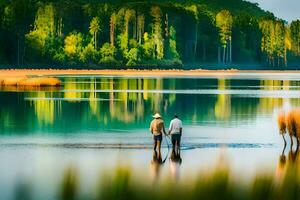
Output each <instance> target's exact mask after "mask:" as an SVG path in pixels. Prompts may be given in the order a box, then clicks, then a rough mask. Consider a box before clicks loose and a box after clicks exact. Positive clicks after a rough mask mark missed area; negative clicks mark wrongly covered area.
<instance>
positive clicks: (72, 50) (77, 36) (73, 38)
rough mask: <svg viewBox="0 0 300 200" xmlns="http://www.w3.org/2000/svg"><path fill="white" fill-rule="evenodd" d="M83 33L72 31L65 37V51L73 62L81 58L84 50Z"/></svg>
mask: <svg viewBox="0 0 300 200" xmlns="http://www.w3.org/2000/svg"><path fill="white" fill-rule="evenodd" d="M82 42H83V38H82V34H81V33H76V32H72V33H70V34H69V35H68V36H67V37H66V38H65V43H64V53H65V54H66V56H67V58H68V59H69V60H70V61H71V62H76V61H78V60H79V57H80V54H81V51H82V48H83V47H82Z"/></svg>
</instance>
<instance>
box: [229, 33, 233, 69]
mask: <svg viewBox="0 0 300 200" xmlns="http://www.w3.org/2000/svg"><path fill="white" fill-rule="evenodd" d="M229 42H230V59H229V62H230V63H232V38H231V37H230V41H229Z"/></svg>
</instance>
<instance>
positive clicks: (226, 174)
mask: <svg viewBox="0 0 300 200" xmlns="http://www.w3.org/2000/svg"><path fill="white" fill-rule="evenodd" d="M278 167H279V168H278V169H277V171H276V172H274V173H273V172H270V173H269V174H257V175H256V176H255V178H253V179H252V180H251V181H249V182H247V183H242V181H241V180H239V177H235V178H230V177H231V176H230V170H229V169H228V168H227V167H218V168H217V169H214V170H212V171H210V172H202V173H199V175H198V176H197V177H195V178H194V179H193V180H189V179H188V178H185V177H182V179H183V181H179V182H176V181H174V180H163V181H161V182H156V181H154V182H149V181H148V180H147V179H146V180H135V179H134V178H133V173H134V171H132V170H130V168H126V167H119V168H117V169H115V170H113V171H112V172H109V173H105V175H103V176H101V180H100V181H99V184H98V185H97V186H95V188H91V191H90V193H89V194H85V195H82V194H80V192H79V191H80V187H79V186H80V180H79V178H78V174H77V172H76V170H75V169H74V168H70V169H68V170H67V171H66V173H65V174H64V177H63V179H62V183H61V185H60V189H59V190H58V191H60V194H59V195H57V197H58V199H62V200H73V199H74V200H75V199H79V200H80V199H82V200H84V199H95V200H137V199H143V200H154V199H155V200H169V199H172V200H182V199H184V200H199V199H222V200H223V199H224V200H227V199H228V200H234V199H249V200H256V199H264V200H265V199H278V200H285V199H287V200H288V199H289V200H290V199H300V179H299V177H300V176H299V175H300V168H299V167H298V166H297V165H296V164H295V163H294V164H290V165H285V160H284V159H282V160H280V163H279V166H278ZM245 173H247V170H246V169H245ZM241 176H242V175H241ZM58 187H59V186H58ZM28 190H30V187H28V186H24V188H21V189H20V188H19V189H18V190H16V192H17V193H18V194H16V197H17V199H31V198H30V192H29V191H28ZM20 192H21V193H20ZM22 193H23V194H25V196H23V195H22Z"/></svg>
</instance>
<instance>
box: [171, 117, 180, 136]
mask: <svg viewBox="0 0 300 200" xmlns="http://www.w3.org/2000/svg"><path fill="white" fill-rule="evenodd" d="M180 128H182V122H181V120H180V119H178V118H174V119H172V120H171V123H170V127H169V131H170V132H171V134H176V133H180Z"/></svg>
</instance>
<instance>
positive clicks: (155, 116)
mask: <svg viewBox="0 0 300 200" xmlns="http://www.w3.org/2000/svg"><path fill="white" fill-rule="evenodd" d="M153 118H155V119H157V118H161V116H160V114H159V113H155V115H153Z"/></svg>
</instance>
